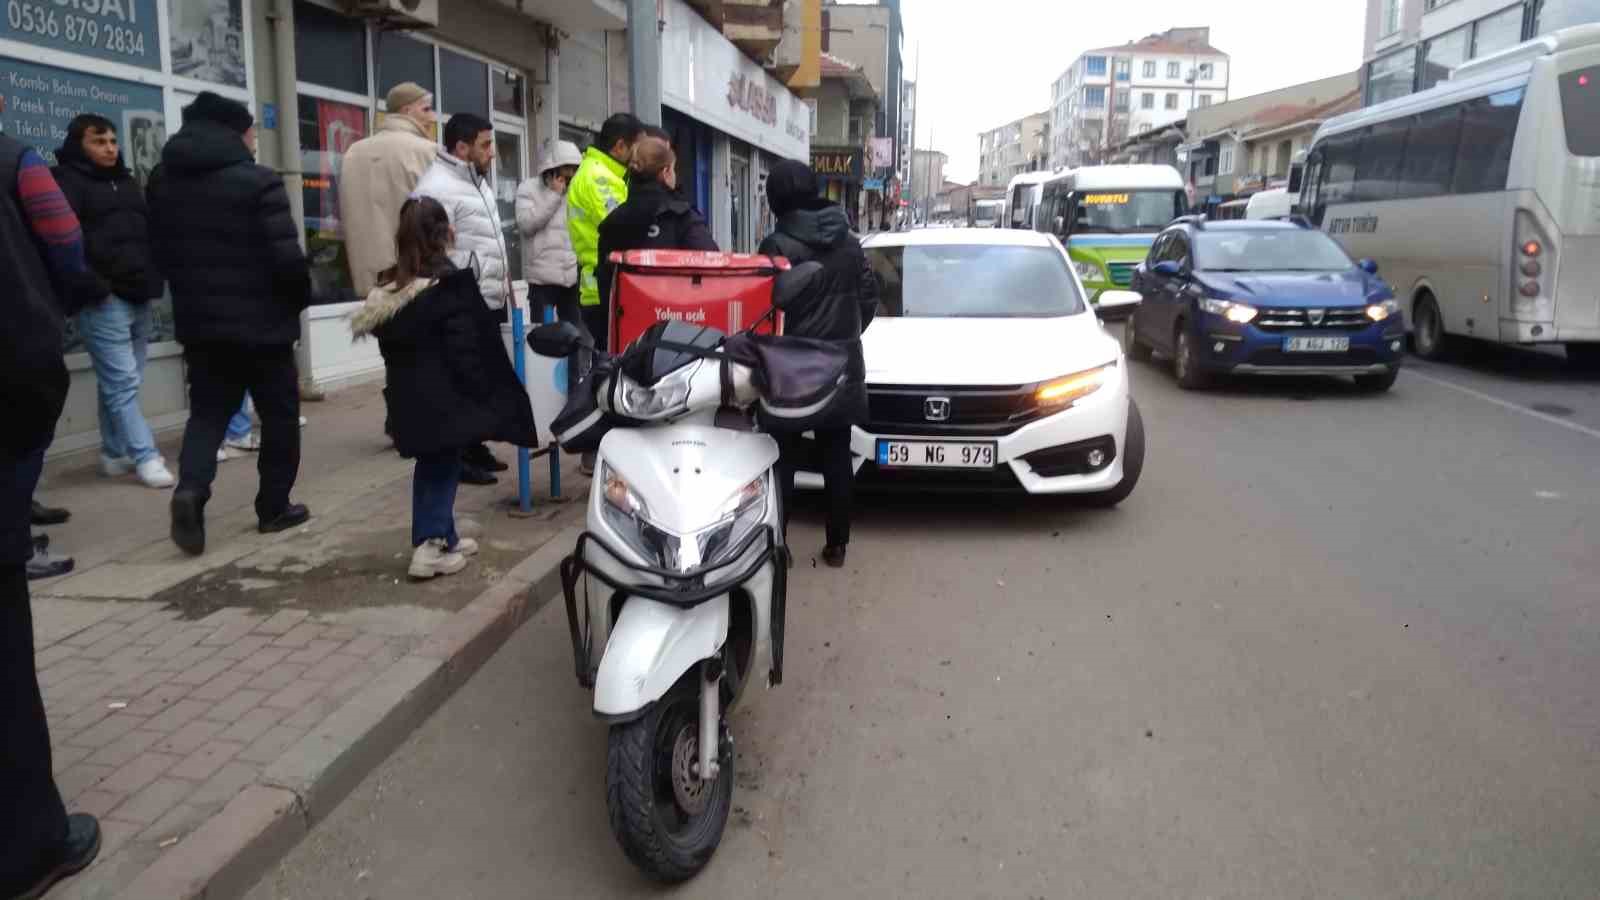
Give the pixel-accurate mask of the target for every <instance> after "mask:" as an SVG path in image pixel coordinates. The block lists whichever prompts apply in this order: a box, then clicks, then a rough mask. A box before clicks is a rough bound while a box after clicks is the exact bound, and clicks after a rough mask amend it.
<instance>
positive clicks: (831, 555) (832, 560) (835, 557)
mask: <svg viewBox="0 0 1600 900" xmlns="http://www.w3.org/2000/svg"><path fill="white" fill-rule="evenodd" d="M845 546H846V545H844V544H829V545H828V546H826V547H823V548H822V561H823V562H825V563H827V564H828V567H829V568H833V569H842V568H844V552H845Z"/></svg>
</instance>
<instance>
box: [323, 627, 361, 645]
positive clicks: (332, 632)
mask: <svg viewBox="0 0 1600 900" xmlns="http://www.w3.org/2000/svg"><path fill="white" fill-rule="evenodd" d="M360 636H361V632H359V631H357V630H356V629H354V628H351V627H350V626H348V625H328V626H326V627H324V628H323V630H322V637H323V639H324V640H329V641H338V642H340V643H345V642H347V641H353V640H355V639H356V638H358V637H360Z"/></svg>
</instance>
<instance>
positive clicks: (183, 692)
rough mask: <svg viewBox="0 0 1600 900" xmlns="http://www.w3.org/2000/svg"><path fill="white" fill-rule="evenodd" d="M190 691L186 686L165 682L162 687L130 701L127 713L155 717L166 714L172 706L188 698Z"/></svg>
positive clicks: (152, 689)
mask: <svg viewBox="0 0 1600 900" xmlns="http://www.w3.org/2000/svg"><path fill="white" fill-rule="evenodd" d="M189 690H190V688H189V686H188V685H186V684H173V683H171V682H169V681H163V682H162V683H161V684H160V685H158V686H156V687H154V688H151V689H150V690H149V691H146V692H145V693H143V694H140V695H139V696H138V697H135V698H134V699H133V700H130V701H128V710H127V711H128V712H130V713H134V714H136V715H141V716H153V715H156V714H158V713H163V712H166V711H167V708H168V707H170V706H172V704H174V703H177V702H178V701H179V700H182V699H183V698H184V697H187V696H188V695H189Z"/></svg>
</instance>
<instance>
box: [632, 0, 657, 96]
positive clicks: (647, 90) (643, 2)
mask: <svg viewBox="0 0 1600 900" xmlns="http://www.w3.org/2000/svg"><path fill="white" fill-rule="evenodd" d="M656 3H657V0H628V105H629V106H630V107H631V108H632V110H633V114H634V115H635V116H638V117H639V120H640V121H642V122H644V123H645V124H646V125H660V124H661V20H660V19H659V18H658V17H657V11H656Z"/></svg>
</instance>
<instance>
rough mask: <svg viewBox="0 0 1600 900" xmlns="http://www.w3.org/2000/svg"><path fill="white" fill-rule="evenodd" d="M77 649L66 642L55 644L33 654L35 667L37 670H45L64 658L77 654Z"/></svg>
mask: <svg viewBox="0 0 1600 900" xmlns="http://www.w3.org/2000/svg"><path fill="white" fill-rule="evenodd" d="M77 652H78V651H77V649H76V648H74V647H69V646H67V645H66V644H53V645H51V646H49V647H46V648H44V649H43V650H37V651H35V652H34V654H33V667H34V669H35V670H36V671H39V672H43V671H44V670H45V669H48V668H50V667H51V666H53V665H55V664H56V663H58V662H60V661H62V660H63V659H68V658H70V657H72V656H75V655H76V654H77Z"/></svg>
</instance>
